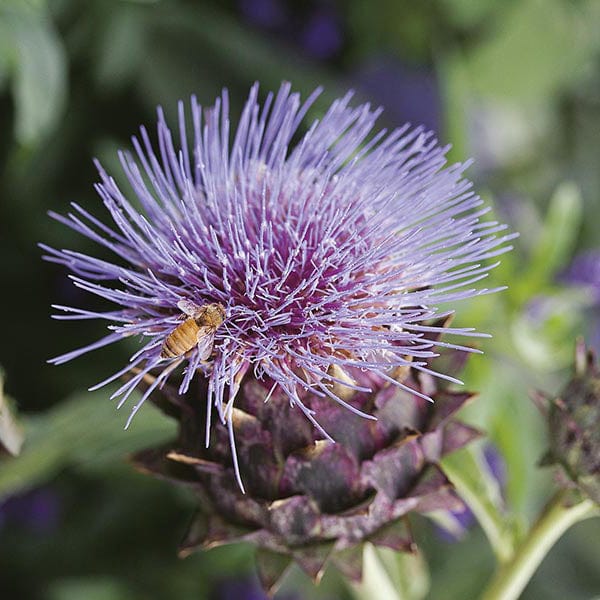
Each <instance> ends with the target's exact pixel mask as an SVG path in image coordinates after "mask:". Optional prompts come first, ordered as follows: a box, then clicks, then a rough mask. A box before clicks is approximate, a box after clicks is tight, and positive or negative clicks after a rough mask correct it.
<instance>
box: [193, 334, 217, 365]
mask: <svg viewBox="0 0 600 600" xmlns="http://www.w3.org/2000/svg"><path fill="white" fill-rule="evenodd" d="M196 339H197V340H198V353H199V354H200V360H208V359H209V358H210V355H211V353H212V349H213V344H214V342H215V328H214V327H207V326H205V327H200V328H199V329H198V335H197V337H196Z"/></svg>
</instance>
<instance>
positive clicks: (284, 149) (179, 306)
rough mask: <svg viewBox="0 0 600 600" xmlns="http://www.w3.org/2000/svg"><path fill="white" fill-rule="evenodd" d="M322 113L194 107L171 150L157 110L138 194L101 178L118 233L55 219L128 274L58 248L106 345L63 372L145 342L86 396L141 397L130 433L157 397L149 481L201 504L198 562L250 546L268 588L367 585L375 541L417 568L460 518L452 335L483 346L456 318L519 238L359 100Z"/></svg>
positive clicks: (460, 438) (288, 106)
mask: <svg viewBox="0 0 600 600" xmlns="http://www.w3.org/2000/svg"><path fill="white" fill-rule="evenodd" d="M317 96H318V91H316V92H315V93H313V94H312V95H311V96H310V97H309V98H308V100H306V101H305V102H304V103H302V102H301V101H300V98H299V95H298V94H295V93H291V91H290V86H289V85H288V84H284V85H282V87H281V88H280V90H279V92H278V93H277V94H275V95H273V94H269V95H268V96H267V98H266V100H265V102H264V104H263V105H262V106H261V105H260V104H259V103H258V86H254V87H253V88H252V90H251V92H250V97H249V99H248V101H247V102H246V105H245V107H244V109H243V111H242V114H241V117H240V121H239V124H238V126H237V128H235V129H232V128H231V125H230V121H229V101H228V96H227V93H226V92H224V93H223V95H222V96H221V98H220V99H218V100H217V102H216V104H215V105H214V106H213V107H211V108H209V109H206V110H203V109H202V108H201V107H200V106H199V105H198V103H197V102H196V100H195V99H194V98H192V101H191V111H190V114H189V115H186V113H185V109H184V105H183V104H180V105H179V126H178V131H177V135H176V136H173V135H172V133H171V131H170V130H169V128H168V127H167V125H166V123H165V119H164V117H163V114H162V112H161V111H159V116H158V119H159V121H158V130H157V141H156V143H155V144H154V145H153V142H152V141H151V137H150V135H149V133H148V132H147V131H146V130H145V129H144V128H142V129H141V135H140V137H139V138H134V139H133V146H134V150H135V152H134V153H133V154H130V153H127V152H122V153H121V154H120V159H121V164H122V166H123V169H124V171H125V174H126V176H127V178H128V180H129V184H130V187H131V189H130V190H127V191H124V190H121V189H119V187H118V186H117V184H116V183H115V181H114V180H113V179H112V178H111V177H110V176H109V175H108V174H107V173H106V172H105V171H104V170H103V169H102V167H101V166H100V165H98V169H99V172H100V177H101V182H100V183H99V184H98V185H97V187H96V189H97V191H98V193H99V194H100V196H101V198H102V200H103V202H104V205H105V208H106V210H107V212H108V215H109V217H110V218H111V219H112V221H113V224H112V225H107V224H106V223H105V222H104V221H102V220H100V219H98V218H97V217H96V216H94V215H92V214H91V213H89V212H87V211H85V210H84V209H83V208H81V207H80V206H78V205H73V212H72V213H71V214H69V215H68V216H67V217H62V216H58V215H54V216H55V217H56V218H57V219H58V220H59V221H61V222H63V223H65V224H66V225H68V226H70V227H72V228H73V229H75V230H76V231H79V232H80V233H82V234H84V235H85V236H87V237H89V238H91V239H93V240H94V241H96V242H98V243H99V244H101V245H103V246H105V247H107V248H108V249H109V250H111V251H112V252H113V253H114V255H115V261H114V262H108V261H105V260H99V259H97V258H94V257H92V256H87V255H84V254H81V253H79V252H74V251H70V250H55V249H52V248H47V247H45V249H46V251H47V258H48V259H49V260H51V261H54V262H58V263H61V264H64V265H66V266H68V267H69V269H70V270H71V271H72V272H73V275H72V276H71V277H72V279H73V281H74V283H75V285H76V286H78V287H79V288H81V289H83V290H86V291H88V292H90V293H92V294H96V295H98V296H100V297H102V298H105V299H106V300H108V301H109V302H110V303H112V304H113V307H112V308H111V309H108V310H107V311H106V312H92V311H89V310H86V309H83V308H70V307H65V306H58V307H57V308H58V309H60V310H62V311H65V312H66V313H67V314H66V315H63V316H62V318H65V319H89V318H101V319H105V320H107V321H108V323H109V325H108V329H109V333H108V335H107V336H105V337H103V338H102V339H100V340H98V341H96V342H94V343H92V344H90V345H88V346H85V347H83V348H81V349H78V350H75V351H73V352H70V353H68V354H65V355H63V356H60V357H58V358H56V359H54V362H55V363H63V362H66V361H68V360H71V359H72V358H75V357H77V356H79V355H81V354H84V353H86V352H89V351H91V350H95V349H97V348H100V347H102V346H106V345H109V344H112V343H113V342H118V341H120V340H122V339H123V338H129V337H131V336H135V337H136V338H138V339H139V343H140V346H139V349H138V350H137V351H136V352H135V354H134V355H133V356H132V357H131V360H130V362H129V363H128V364H127V365H125V366H124V367H123V369H121V370H120V371H118V372H117V373H115V374H113V375H111V376H110V377H108V378H107V379H105V380H104V381H102V382H100V383H99V384H97V385H96V386H95V387H100V386H102V385H105V384H106V383H108V382H110V381H114V380H117V379H119V378H124V379H125V383H123V384H122V385H121V386H120V387H119V389H117V391H116V392H115V393H114V394H113V397H114V398H116V397H119V398H120V400H119V407H120V406H123V405H124V404H125V402H126V401H127V399H128V398H129V397H130V395H131V394H132V392H133V391H134V390H135V389H136V388H139V389H141V390H142V395H141V397H140V398H139V400H137V402H136V403H135V405H134V406H133V408H132V410H131V414H130V418H129V421H128V424H129V422H130V421H131V418H133V416H134V415H135V413H136V412H137V411H138V410H139V409H140V407H141V406H142V405H143V403H144V402H145V400H146V399H148V398H150V397H152V399H153V401H155V402H156V403H158V404H159V405H160V406H161V407H162V408H163V409H164V410H165V411H166V412H167V413H168V414H169V415H171V416H174V417H176V418H177V419H178V421H179V426H180V436H179V439H178V440H177V441H176V442H175V444H174V445H170V446H169V447H168V448H161V449H156V450H154V451H149V452H147V453H144V454H142V455H140V456H138V457H137V462H138V464H140V466H142V468H144V469H146V470H149V471H152V472H154V473H156V474H158V475H160V476H163V477H167V478H169V479H173V480H176V481H179V482H183V483H185V484H189V485H191V486H192V487H193V488H194V490H195V491H196V492H197V494H198V497H199V501H200V515H201V516H200V517H199V519H198V520H197V524H196V525H195V526H194V528H193V531H192V532H191V533H190V536H188V540H187V542H186V545H185V549H186V551H187V550H189V549H191V548H193V547H195V546H196V545H200V544H204V545H210V544H215V543H223V542H224V541H230V540H233V539H241V538H243V539H247V540H249V541H253V542H255V543H256V544H257V545H258V546H259V547H260V548H262V550H263V551H264V552H265V553H266V556H268V557H269V560H268V561H267V563H268V564H269V569H271V572H269V573H267V571H266V570H265V569H264V568H263V569H262V575H263V580H264V581H265V582H273V581H275V580H276V579H277V578H278V575H279V574H280V573H279V571H278V567H280V566H285V564H287V561H288V560H289V559H290V558H294V559H295V560H297V561H298V562H299V563H300V564H301V565H302V566H303V567H304V568H305V570H306V571H307V572H309V573H311V574H312V575H313V576H315V577H317V576H318V575H319V573H321V572H322V568H323V566H324V564H325V561H326V559H327V557H328V556H329V555H330V554H331V552H332V551H333V549H335V552H336V553H337V554H338V556H337V559H336V560H337V561H338V564H340V565H346V567H347V569H346V570H347V572H348V573H350V574H352V573H353V574H355V575H356V573H357V571H356V568H355V566H356V556H357V555H356V552H357V549H360V545H361V544H362V542H364V541H365V540H370V541H373V542H375V543H384V544H387V545H390V546H392V547H398V548H410V547H411V544H412V542H411V541H410V537H409V536H408V533H407V531H406V528H405V526H404V521H403V519H404V516H405V515H406V514H407V513H408V512H410V511H412V510H421V511H427V510H433V509H439V508H440V507H450V508H451V507H452V506H454V505H456V498H455V497H454V495H453V494H452V492H451V491H450V490H449V486H448V482H447V480H446V479H445V477H444V475H443V474H442V473H441V471H440V470H439V468H438V467H437V466H436V465H437V462H438V460H439V458H440V457H441V456H442V455H443V454H444V453H446V452H448V451H450V450H452V449H454V448H456V447H459V446H461V445H462V444H464V443H466V442H467V441H468V440H469V439H471V438H472V437H473V436H474V435H475V432H473V431H472V430H471V429H469V428H468V427H466V426H464V425H462V424H460V423H458V422H457V421H455V420H454V419H453V418H452V415H453V414H454V412H456V410H458V408H459V407H460V406H461V405H462V404H463V403H464V402H465V401H466V400H467V399H468V397H469V394H464V393H463V394H458V393H456V392H452V391H450V390H449V389H448V388H447V384H448V383H450V382H458V380H457V379H455V377H454V375H453V373H455V372H456V370H457V369H455V368H454V367H458V366H459V364H460V363H461V362H462V359H460V358H457V354H456V353H457V351H458V350H460V349H463V350H465V348H463V347H462V346H460V345H458V344H456V343H453V342H451V341H448V340H447V339H446V338H445V339H444V340H441V339H440V336H441V334H442V332H443V333H445V334H452V335H454V336H464V335H469V336H473V335H478V334H476V333H475V332H474V331H473V330H472V329H470V328H464V329H463V328H454V327H450V326H449V323H448V319H447V316H448V315H449V314H450V313H451V312H452V309H451V306H452V304H453V303H454V302H455V301H459V300H462V299H464V298H470V297H473V296H476V295H478V294H482V293H486V292H490V291H492V290H487V289H477V288H476V287H473V285H474V284H475V283H476V282H478V281H480V280H481V279H483V278H484V277H486V274H487V272H488V270H489V269H490V268H491V267H492V266H493V265H491V264H488V263H485V261H486V260H487V259H489V258H491V257H495V256H497V255H498V254H500V253H502V252H504V251H505V250H507V246H506V244H505V242H506V240H508V239H510V237H511V236H510V235H498V234H499V233H500V232H501V231H503V229H504V226H503V225H499V224H497V223H495V222H491V221H482V220H481V217H482V215H483V214H484V213H485V212H486V209H485V208H481V200H480V199H479V198H478V197H477V196H476V195H474V193H473V192H472V191H471V184H470V183H469V182H468V181H467V180H465V179H463V178H462V174H463V171H464V169H465V165H454V166H450V167H446V166H445V162H446V161H445V152H446V150H447V149H446V148H441V147H439V146H438V145H437V143H436V141H435V140H434V139H433V138H432V135H431V134H429V133H426V132H425V131H423V130H422V129H421V128H416V129H412V130H411V129H410V128H409V127H408V126H405V127H403V128H400V129H397V130H394V131H392V132H391V133H389V134H388V133H386V132H385V131H380V132H377V133H375V132H374V126H375V121H376V119H377V116H378V115H379V112H380V111H379V110H372V109H371V108H370V107H369V105H362V106H358V107H355V108H352V107H351V106H350V105H349V102H350V99H351V94H348V95H346V96H345V97H344V98H342V99H340V100H337V101H336V102H334V103H333V104H332V105H331V107H330V108H329V109H328V111H327V112H326V113H325V114H324V115H323V116H322V118H321V119H320V120H318V121H315V122H313V123H312V125H310V127H309V128H308V130H301V129H300V127H301V123H302V121H303V119H304V116H305V115H306V113H307V111H308V110H309V108H310V106H311V104H312V103H313V102H314V101H315V99H316V98H317ZM190 123H191V133H192V135H191V139H190V138H188V134H187V130H188V126H189V124H190ZM440 306H449V307H450V308H439V307H440ZM442 350H447V351H451V352H449V354H448V355H447V356H446V358H447V359H449V360H446V362H445V363H444V362H440V359H436V356H438V354H439V353H440V352H441V351H442ZM458 354H461V353H458ZM443 364H446V365H447V368H444V367H443V366H441V365H443ZM448 369H450V370H452V373H450V372H448ZM442 384H443V385H442ZM432 399H433V400H435V403H434V404H431V402H430V401H431V400H432ZM215 413H216V414H215ZM336 440H337V441H338V442H340V443H339V444H333V443H332V442H334V441H336ZM236 444H237V448H238V450H239V452H238V451H236ZM234 474H235V477H234ZM235 478H237V485H236V482H235ZM242 482H243V483H242ZM243 484H244V485H245V486H246V489H247V492H248V493H247V494H245V495H244V494H243ZM238 485H239V487H238ZM240 488H242V489H240ZM204 525H206V528H204V529H202V528H203V527H204ZM200 530H202V531H204V533H202V532H201V531H200ZM238 534H239V535H238ZM339 553H346V554H345V555H346V557H349V558H347V560H342V559H341V558H340V556H339ZM274 556H276V557H277V558H273V557H274ZM267 563H264V562H263V565H264V564H267ZM267 570H268V569H267Z"/></svg>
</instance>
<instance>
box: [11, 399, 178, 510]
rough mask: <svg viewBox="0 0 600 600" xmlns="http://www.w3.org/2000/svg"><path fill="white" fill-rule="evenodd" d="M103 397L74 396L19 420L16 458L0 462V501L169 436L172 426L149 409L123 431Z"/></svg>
mask: <svg viewBox="0 0 600 600" xmlns="http://www.w3.org/2000/svg"><path fill="white" fill-rule="evenodd" d="M108 396H109V394H108V392H107V391H106V390H102V391H99V392H96V393H85V394H79V395H76V396H74V397H72V398H71V399H69V400H67V401H65V402H63V403H61V404H60V405H58V406H56V407H55V408H53V409H51V410H49V411H48V412H46V413H44V414H42V415H36V416H32V417H30V418H28V419H26V420H25V422H24V426H25V439H26V442H25V444H24V446H23V449H22V452H21V454H20V455H19V456H18V457H16V458H12V459H7V460H0V498H1V497H2V496H7V495H10V494H13V493H15V492H17V491H19V490H22V489H26V488H29V487H32V486H35V485H38V484H40V483H41V482H43V481H45V480H47V479H49V478H51V477H53V476H54V475H55V474H56V473H57V472H59V471H60V470H61V469H63V468H65V467H67V466H73V465H74V466H79V467H84V468H90V467H93V466H97V465H99V464H106V463H110V462H113V461H118V460H120V459H122V457H123V456H125V455H126V454H128V453H131V452H134V451H136V450H139V449H141V448H144V447H146V446H152V445H155V444H160V443H162V442H164V441H165V440H167V439H169V438H171V437H173V436H174V434H175V424H174V423H173V422H172V421H171V420H170V419H167V418H165V417H164V416H163V415H162V414H161V413H159V412H158V410H157V409H155V408H154V407H153V406H152V405H151V404H150V403H148V404H147V406H145V407H144V409H143V410H141V411H140V412H139V413H138V414H137V416H136V418H135V419H134V420H133V423H132V425H131V427H130V428H129V429H128V430H127V431H123V423H124V421H125V415H124V414H123V413H122V412H118V411H116V410H115V408H114V404H113V403H112V402H110V401H109V400H108Z"/></svg>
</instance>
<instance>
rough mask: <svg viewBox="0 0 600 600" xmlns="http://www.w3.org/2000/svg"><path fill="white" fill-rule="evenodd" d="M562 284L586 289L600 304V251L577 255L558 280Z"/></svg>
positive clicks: (596, 302)
mask: <svg viewBox="0 0 600 600" xmlns="http://www.w3.org/2000/svg"><path fill="white" fill-rule="evenodd" d="M560 279H561V280H562V281H563V282H564V283H567V284H569V285H575V286H579V287H584V288H587V289H588V290H589V291H590V292H591V293H592V294H593V297H594V301H595V302H594V303H595V304H600V251H598V250H588V251H586V252H582V253H581V254H578V255H577V256H576V257H575V258H574V259H573V262H572V263H571V265H570V266H569V268H568V269H566V270H565V272H564V273H563V274H562V276H561V278H560Z"/></svg>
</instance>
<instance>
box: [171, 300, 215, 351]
mask: <svg viewBox="0 0 600 600" xmlns="http://www.w3.org/2000/svg"><path fill="white" fill-rule="evenodd" d="M177 307H178V308H179V310H181V312H182V313H184V314H186V315H187V316H188V318H187V319H186V320H185V321H183V322H182V323H180V324H179V325H177V327H175V329H173V331H171V333H169V335H168V336H167V337H166V339H165V341H164V342H163V345H162V350H161V351H160V357H161V358H176V357H178V356H183V355H184V354H186V353H187V352H189V351H190V350H191V349H192V348H193V347H194V346H197V347H198V352H199V354H200V360H207V359H208V358H209V357H210V355H211V353H212V349H213V344H214V341H215V333H216V331H217V329H218V328H219V326H220V325H221V323H222V322H223V321H224V320H225V308H224V307H223V306H222V305H221V304H205V305H203V306H198V305H197V304H194V303H193V302H191V301H190V300H180V301H179V302H178V303H177Z"/></svg>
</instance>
